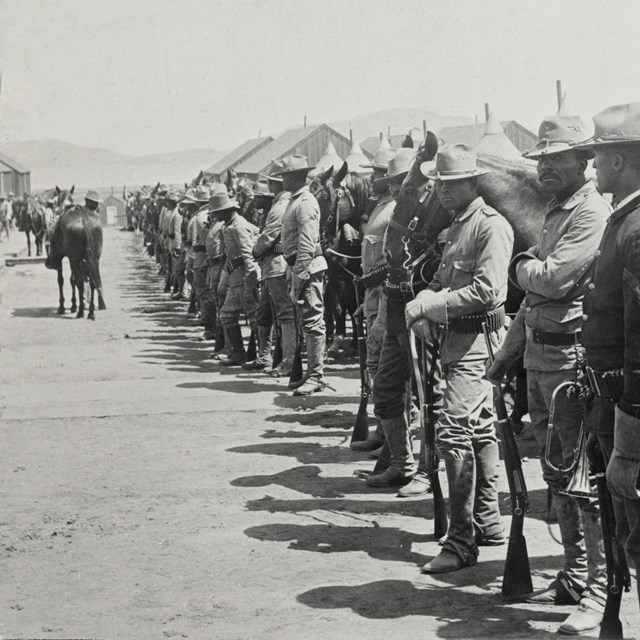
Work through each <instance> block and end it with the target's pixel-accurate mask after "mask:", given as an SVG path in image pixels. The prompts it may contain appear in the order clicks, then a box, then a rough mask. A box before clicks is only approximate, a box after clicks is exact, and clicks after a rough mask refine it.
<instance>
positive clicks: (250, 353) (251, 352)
mask: <svg viewBox="0 0 640 640" xmlns="http://www.w3.org/2000/svg"><path fill="white" fill-rule="evenodd" d="M256 355H257V354H256V332H255V331H254V330H253V329H251V334H250V335H249V344H248V345H247V360H249V361H252V360H255V359H256Z"/></svg>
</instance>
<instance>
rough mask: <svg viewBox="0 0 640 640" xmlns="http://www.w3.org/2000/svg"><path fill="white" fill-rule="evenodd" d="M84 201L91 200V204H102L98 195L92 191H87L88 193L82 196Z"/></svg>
mask: <svg viewBox="0 0 640 640" xmlns="http://www.w3.org/2000/svg"><path fill="white" fill-rule="evenodd" d="M84 199H85V200H91V202H97V203H100V202H102V200H101V198H100V194H99V193H98V192H97V191H95V190H93V189H89V191H87V193H86V194H85V196H84Z"/></svg>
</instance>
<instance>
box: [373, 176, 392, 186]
mask: <svg viewBox="0 0 640 640" xmlns="http://www.w3.org/2000/svg"><path fill="white" fill-rule="evenodd" d="M390 181H391V178H390V177H389V176H382V178H375V179H374V180H373V184H379V185H383V184H389V182H390Z"/></svg>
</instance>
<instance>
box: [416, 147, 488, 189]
mask: <svg viewBox="0 0 640 640" xmlns="http://www.w3.org/2000/svg"><path fill="white" fill-rule="evenodd" d="M423 164H424V163H423ZM420 168H421V172H422V173H423V175H425V176H426V177H427V178H430V179H431V180H441V181H452V180H466V179H467V178H475V177H476V176H482V175H484V174H486V173H489V171H488V170H487V169H482V168H480V167H478V166H477V163H476V150H475V149H474V148H473V147H470V146H469V145H468V144H462V143H457V144H451V145H447V146H446V147H442V149H440V151H438V155H437V156H436V163H435V166H433V168H429V169H428V170H427V171H425V170H424V169H423V168H422V166H421V167H420Z"/></svg>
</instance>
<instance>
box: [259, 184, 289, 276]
mask: <svg viewBox="0 0 640 640" xmlns="http://www.w3.org/2000/svg"><path fill="white" fill-rule="evenodd" d="M290 199H291V194H290V193H289V192H288V191H281V192H280V193H279V194H278V195H277V196H276V197H275V198H274V200H273V203H272V204H271V209H269V213H268V214H267V218H266V220H265V224H264V229H263V230H262V233H261V234H260V235H259V236H258V239H257V240H256V242H255V244H254V245H253V255H254V256H255V257H256V258H258V260H259V261H260V267H261V269H262V278H263V279H266V278H275V277H277V276H282V275H284V274H285V272H286V270H287V263H286V262H285V259H284V258H283V256H282V254H281V253H280V254H276V253H274V252H273V247H274V244H275V243H276V242H279V243H282V238H281V233H282V217H283V216H284V212H285V210H286V208H287V205H288V204H289V200H290Z"/></svg>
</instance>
